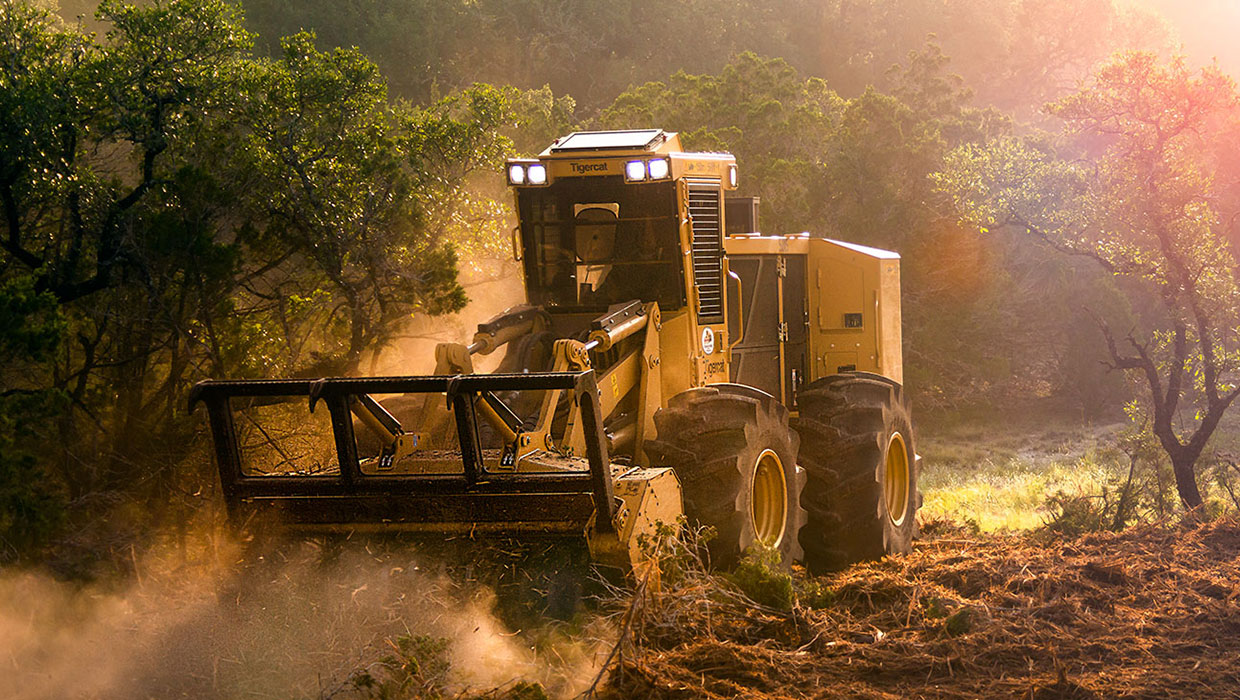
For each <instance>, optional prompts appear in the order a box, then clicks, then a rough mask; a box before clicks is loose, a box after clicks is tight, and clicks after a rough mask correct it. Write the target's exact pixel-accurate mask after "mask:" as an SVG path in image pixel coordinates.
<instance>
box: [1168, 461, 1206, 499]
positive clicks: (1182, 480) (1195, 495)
mask: <svg viewBox="0 0 1240 700" xmlns="http://www.w3.org/2000/svg"><path fill="white" fill-rule="evenodd" d="M1196 462H1197V460H1196V459H1189V458H1188V457H1184V456H1173V457H1172V458H1171V467H1172V469H1173V470H1174V471H1175V488H1176V490H1177V491H1179V492H1180V500H1182V501H1184V507H1185V508H1187V509H1188V510H1194V509H1196V508H1199V507H1200V506H1201V503H1202V501H1201V491H1199V490H1198V489H1197V478H1196V474H1195V472H1196V470H1195V469H1194V465H1195V464H1196Z"/></svg>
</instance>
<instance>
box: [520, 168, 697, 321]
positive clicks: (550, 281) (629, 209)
mask: <svg viewBox="0 0 1240 700" xmlns="http://www.w3.org/2000/svg"><path fill="white" fill-rule="evenodd" d="M517 206H518V208H519V209H518V210H519V212H520V219H521V245H522V246H523V248H524V251H523V252H524V256H523V257H524V260H525V274H526V280H527V281H528V287H529V295H530V302H531V303H533V304H537V305H541V306H543V307H545V308H547V309H548V310H549V311H550V310H555V309H560V310H574V311H577V310H580V311H586V310H589V311H596V310H604V309H606V308H608V307H609V306H611V305H613V304H618V303H621V302H625V301H630V300H633V299H640V300H642V301H646V302H650V301H656V302H658V303H659V307H660V308H663V309H668V310H674V309H679V308H681V307H683V306H684V305H685V293H684V290H685V284H684V281H683V280H682V268H681V265H680V256H679V249H680V245H679V235H680V234H679V222H678V218H677V216H676V188H675V184H674V183H672V182H663V183H651V184H647V185H646V186H644V187H631V186H625V183H624V182H623V180H622V178H612V177H594V178H580V179H577V178H564V179H559V180H557V181H556V182H554V183H553V184H551V185H549V186H547V187H545V188H538V189H534V188H528V189H521V190H518V193H517Z"/></svg>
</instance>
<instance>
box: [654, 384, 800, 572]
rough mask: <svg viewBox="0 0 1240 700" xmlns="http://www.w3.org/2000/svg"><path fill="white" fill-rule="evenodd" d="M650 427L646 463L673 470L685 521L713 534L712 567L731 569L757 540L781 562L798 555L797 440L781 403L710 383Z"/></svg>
mask: <svg viewBox="0 0 1240 700" xmlns="http://www.w3.org/2000/svg"><path fill="white" fill-rule="evenodd" d="M654 422H655V428H656V429H657V431H658V438H657V439H655V440H651V441H650V442H648V443H646V453H647V455H648V456H649V458H650V463H651V464H652V465H658V466H670V467H672V468H674V469H675V470H676V476H677V477H678V478H679V479H680V485H681V490H682V493H683V495H684V505H685V515H686V516H687V518H688V520H689V524H690V525H691V526H693V525H702V526H710V527H713V528H714V529H715V537H714V538H713V539H712V540H711V541H709V542H708V543H707V549H708V553H709V556H710V564H711V565H712V566H714V567H717V568H723V569H727V568H731V567H733V566H735V565H736V563H737V562H738V561H739V560H740V558H741V555H742V554H743V553H744V551H745V549H746V548H748V547H750V546H751V545H753V544H755V543H757V542H762V543H764V544H766V545H767V546H770V547H773V548H774V549H775V550H776V551H778V552H779V553H780V556H781V558H782V560H783V562H784V563H785V564H786V565H788V564H791V562H792V561H793V559H797V558H799V557H800V547H799V546H798V543H797V537H796V533H797V531H798V529H799V527H800V525H801V522H802V516H803V512H802V511H801V508H800V507H799V505H798V503H799V495H800V491H801V483H802V481H803V479H802V478H800V477H799V476H798V470H797V466H796V464H797V447H798V443H799V440H798V439H797V435H796V433H795V432H793V431H792V429H791V428H790V427H789V425H788V410H787V409H786V408H784V407H783V405H781V404H780V403H779V402H778V401H776V400H775V398H774V397H772V396H770V395H769V394H766V393H765V392H762V391H759V390H757V389H753V388H751V387H746V386H739V385H735V384H717V385H713V386H708V387H699V388H695V389H690V390H688V391H685V392H682V393H680V394H677V395H676V396H673V397H672V399H671V400H670V401H669V402H668V405H667V407H666V408H662V409H660V410H659V411H658V412H657V413H655V415H654Z"/></svg>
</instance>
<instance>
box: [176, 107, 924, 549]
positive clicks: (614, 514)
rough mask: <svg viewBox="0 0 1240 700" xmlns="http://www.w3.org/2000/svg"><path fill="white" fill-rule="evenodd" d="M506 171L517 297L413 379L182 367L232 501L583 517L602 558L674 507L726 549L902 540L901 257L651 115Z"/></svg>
mask: <svg viewBox="0 0 1240 700" xmlns="http://www.w3.org/2000/svg"><path fill="white" fill-rule="evenodd" d="M506 175H507V178H508V182H509V184H510V185H511V186H512V188H513V191H514V193H515V198H516V211H517V215H518V219H519V222H520V225H519V226H518V228H517V229H516V230H515V231H514V236H513V248H514V255H515V257H516V259H517V260H518V261H520V264H521V266H522V271H523V273H524V279H525V288H526V292H527V300H526V303H525V304H523V305H519V306H515V307H513V308H510V309H508V310H507V311H505V312H503V313H501V314H499V315H498V316H496V317H495V318H493V319H491V320H490V321H488V322H486V323H483V324H481V325H480V326H478V331H477V333H476V334H475V335H474V337H473V339H472V341H471V342H470V343H469V344H468V345H466V344H460V343H443V344H440V345H439V346H438V347H437V348H436V351H435V361H436V369H435V373H434V375H433V376H410V377H367V378H345V377H338V378H325V379H317V380H258V381H232V382H230V381H206V382H202V383H201V384H199V385H198V386H197V387H195V389H194V391H193V394H192V396H191V402H192V403H198V402H202V403H205V404H206V406H207V408H208V410H209V415H210V420H211V427H212V435H213V438H214V442H215V450H216V456H217V460H218V462H219V467H220V476H221V484H222V487H223V492H224V495H225V498H226V500H227V503H228V508H229V513H230V516H231V517H232V518H233V519H234V521H235V522H237V523H244V522H247V521H248V519H250V518H252V517H253V516H254V515H255V514H259V513H263V512H267V511H270V512H274V513H275V514H277V515H278V522H280V523H281V524H282V525H283V526H285V527H288V528H294V529H305V530H311V531H316V530H317V531H323V530H328V531H346V532H349V531H378V532H389V531H391V532H395V531H420V532H428V533H455V534H468V535H470V536H482V535H485V534H488V533H503V534H506V535H511V534H515V535H517V536H524V535H526V534H528V535H529V536H531V537H533V536H562V537H584V538H585V539H586V540H587V542H588V544H589V548H590V552H591V555H592V556H593V557H594V559H595V560H596V561H598V562H599V563H602V564H609V565H615V566H620V567H630V566H633V565H634V564H635V563H637V562H638V561H639V560H640V559H641V557H642V556H643V551H644V550H643V548H642V544H641V540H642V539H643V537H642V536H643V535H649V534H652V533H654V532H655V531H656V529H657V527H658V525H659V524H660V523H662V524H665V525H674V524H676V523H677V522H679V521H680V516H682V515H684V516H686V518H685V521H686V522H689V523H693V524H702V525H709V526H712V527H713V528H714V529H715V530H716V532H717V535H716V537H715V538H714V539H713V540H712V541H711V542H710V544H709V548H710V556H711V560H712V562H713V563H714V564H715V565H718V566H724V567H726V566H729V565H731V564H733V563H735V562H736V560H737V559H738V558H739V557H740V555H741V553H742V552H743V551H744V550H745V549H746V548H747V547H749V546H750V545H752V544H754V543H758V542H761V543H764V544H766V545H768V546H770V547H774V548H776V549H777V550H778V551H779V552H780V553H781V554H782V556H783V557H784V560H785V561H792V560H794V559H799V560H803V561H804V563H805V564H806V566H807V567H808V568H809V569H810V570H811V571H816V572H817V571H824V570H829V569H834V568H838V567H841V566H844V565H846V564H848V563H849V562H852V561H857V560H860V559H870V558H876V557H880V556H882V555H883V554H886V553H894V552H905V551H908V549H909V546H910V542H911V539H912V536H913V533H914V529H915V523H914V516H915V513H916V510H917V506H918V492H917V471H918V466H919V465H918V459H917V457H916V452H915V450H914V447H915V445H914V433H913V427H912V419H911V416H910V413H909V408H908V404H907V402H906V398H905V394H904V390H903V386H902V383H901V382H902V366H901V336H900V269H899V266H900V259H899V256H898V255H896V254H895V253H891V252H887V251H883V250H876V249H873V248H867V247H865V246H860V245H854V244H850V243H843V242H839V241H833V240H828V239H824V238H815V237H812V236H810V235H808V234H798V235H792V236H766V235H762V234H760V233H757V232H756V229H757V225H756V222H757V204H758V202H757V200H756V199H755V198H741V197H729V196H728V193H729V192H732V191H734V190H735V189H736V182H737V169H736V161H735V159H734V158H733V157H732V156H731V155H728V154H724V153H688V152H685V151H683V150H682V149H681V146H680V139H679V137H678V136H677V135H676V134H674V133H668V132H664V131H661V130H658V129H649V130H640V131H603V132H577V133H573V134H570V135H568V136H566V137H563V138H561V139H559V140H557V141H556V142H555V143H553V144H552V145H551V146H550V147H549V148H548V149H547V150H545V151H544V152H543V153H542V154H540V155H539V157H538V158H534V159H517V160H510V161H509V162H508V163H507V166H506ZM501 348H502V349H503V350H504V357H503V359H502V361H501V363H500V366H499V369H498V370H497V371H496V372H495V373H493V374H477V373H475V372H474V368H473V359H474V357H475V356H477V355H489V354H491V353H493V352H496V351H497V350H500V349H501ZM307 406H308V407H309V408H310V410H311V413H307V412H306V408H307ZM316 407H317V408H319V410H318V411H315V410H314V409H315V408H316Z"/></svg>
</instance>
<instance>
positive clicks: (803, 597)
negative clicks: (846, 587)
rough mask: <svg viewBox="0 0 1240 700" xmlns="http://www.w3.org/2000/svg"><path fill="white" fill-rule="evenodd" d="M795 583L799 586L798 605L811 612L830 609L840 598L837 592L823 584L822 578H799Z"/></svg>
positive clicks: (797, 589)
mask: <svg viewBox="0 0 1240 700" xmlns="http://www.w3.org/2000/svg"><path fill="white" fill-rule="evenodd" d="M794 583H795V584H798V585H797V588H796V600H797V604H799V605H802V606H804V607H807V608H809V609H811V610H825V609H827V608H830V607H831V606H832V605H834V604H835V602H836V600H837V598H838V595H837V594H836V592H835V591H834V590H833V589H832V588H831V587H830V586H828V585H826V584H825V583H823V581H822V579H820V578H810V577H805V578H799V577H798V578H797V579H795V581H794Z"/></svg>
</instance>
